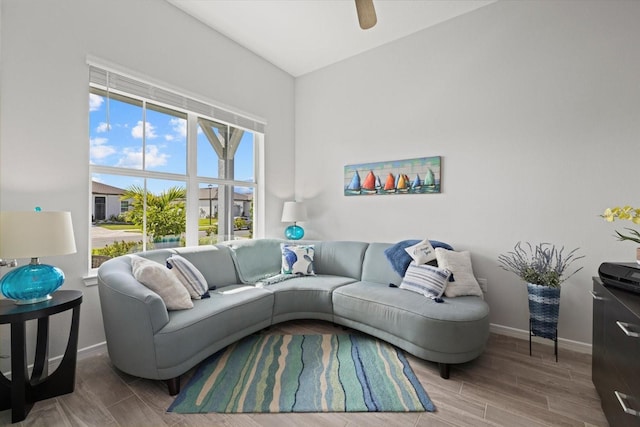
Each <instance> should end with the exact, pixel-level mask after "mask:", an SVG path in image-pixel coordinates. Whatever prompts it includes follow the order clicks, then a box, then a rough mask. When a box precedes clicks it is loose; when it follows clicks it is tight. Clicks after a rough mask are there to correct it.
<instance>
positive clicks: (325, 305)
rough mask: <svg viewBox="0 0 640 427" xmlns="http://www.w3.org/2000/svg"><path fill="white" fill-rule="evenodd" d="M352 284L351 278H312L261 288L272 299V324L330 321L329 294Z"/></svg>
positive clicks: (323, 276)
mask: <svg viewBox="0 0 640 427" xmlns="http://www.w3.org/2000/svg"><path fill="white" fill-rule="evenodd" d="M353 282H355V279H352V278H351V277H342V276H330V275H315V276H304V277H296V278H292V279H289V280H285V281H283V282H280V283H276V284H274V285H270V286H267V287H265V288H264V289H267V290H269V291H272V292H273V293H274V295H275V301H274V306H273V323H279V322H284V321H286V320H292V319H302V318H305V319H323V320H328V321H333V303H332V299H331V293H332V292H333V291H334V290H335V289H337V288H339V287H341V286H344V285H346V284H348V283H353Z"/></svg>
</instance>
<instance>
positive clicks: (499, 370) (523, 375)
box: [0, 321, 608, 427]
mask: <svg viewBox="0 0 640 427" xmlns="http://www.w3.org/2000/svg"><path fill="white" fill-rule="evenodd" d="M344 332H345V331H344V330H343V329H342V328H340V327H338V326H335V325H333V324H331V323H327V322H320V321H293V322H286V323H283V324H280V325H276V326H274V327H272V328H270V329H269V330H267V331H265V332H263V333H288V334H312V333H344ZM132 350H133V351H135V350H134V349H132ZM410 363H411V366H412V367H413V369H414V371H415V373H416V375H417V376H418V378H419V379H420V382H421V383H422V385H423V386H424V388H425V389H426V391H427V393H428V394H429V396H430V397H431V400H432V401H433V402H434V404H435V406H436V408H437V411H436V412H433V413H429V412H421V413H329V414H206V415H193V414H189V415H182V414H173V413H167V412H166V410H167V408H168V407H169V405H170V404H171V402H172V401H173V398H172V397H171V396H169V394H168V392H167V388H166V386H165V385H164V383H162V382H160V381H149V380H144V379H139V378H135V377H131V376H129V375H126V374H123V373H121V372H118V371H117V370H116V369H115V368H114V367H113V366H112V365H111V363H110V361H109V357H108V356H107V355H98V356H93V357H90V358H86V359H83V360H80V361H78V366H77V376H76V390H75V391H74V392H73V393H71V394H67V395H64V396H59V397H57V398H52V399H48V400H45V401H42V402H38V403H36V404H35V405H34V407H33V409H32V410H31V413H30V414H29V415H28V417H27V419H26V420H24V421H23V422H21V423H17V424H14V425H16V426H47V427H49V426H132V427H139V426H175V427H179V426H240V427H244V426H246V427H257V426H265V427H271V426H273V427H289V426H291V427H300V426H303V427H304V426H349V427H352V426H372V427H376V426H381V427H394V426H403V427H404V426H474V427H475V426H509V427H518V426H527V427H529V426H531V427H537V426H581V427H588V426H607V425H608V424H607V421H606V419H605V417H604V414H603V413H602V409H601V408H600V400H599V398H598V395H597V392H596V390H595V388H594V386H593V383H592V382H591V356H590V355H586V354H581V353H576V352H572V351H569V350H564V349H560V352H559V361H558V363H556V362H555V359H554V357H553V348H552V347H551V346H547V345H543V344H536V343H534V347H533V356H529V342H528V341H524V340H520V339H516V338H512V337H507V336H503V335H495V334H492V335H491V338H490V339H489V344H488V347H487V350H486V352H485V353H484V354H483V355H482V356H481V357H479V358H478V359H476V360H475V361H473V362H470V363H466V364H462V365H456V366H454V367H452V369H451V378H450V379H448V380H444V379H442V378H440V376H439V374H438V367H437V365H436V364H435V363H431V362H426V361H424V360H421V359H417V358H415V357H412V356H410ZM189 375H191V373H189V374H187V375H185V376H184V377H183V379H182V384H183V385H184V384H186V381H187V379H188V377H189ZM10 412H11V411H8V410H7V411H2V412H0V425H9V424H10V422H11V413H10Z"/></svg>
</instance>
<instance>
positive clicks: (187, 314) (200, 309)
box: [154, 285, 273, 369]
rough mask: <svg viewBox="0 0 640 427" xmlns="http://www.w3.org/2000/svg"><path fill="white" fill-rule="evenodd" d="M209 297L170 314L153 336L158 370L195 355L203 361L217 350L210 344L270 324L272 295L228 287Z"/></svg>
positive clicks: (253, 288) (251, 289) (234, 286)
mask: <svg viewBox="0 0 640 427" xmlns="http://www.w3.org/2000/svg"><path fill="white" fill-rule="evenodd" d="M210 295H211V296H210V297H209V298H206V299H201V300H194V301H193V308H192V309H191V310H184V311H180V312H178V311H175V312H170V313H169V323H167V324H166V325H165V326H164V328H162V329H161V330H159V331H158V332H157V333H156V334H155V336H154V343H155V348H156V359H157V362H156V363H157V366H158V368H159V369H166V368H172V367H174V366H176V365H178V364H180V363H182V362H184V361H185V360H189V359H190V358H192V357H193V356H194V355H196V356H197V355H202V360H204V359H205V358H206V357H207V356H209V355H211V354H212V353H213V352H215V351H217V350H219V348H216V349H214V350H213V351H211V350H212V349H211V348H210V346H211V345H213V344H216V343H220V342H224V341H225V339H226V338H227V337H228V336H231V335H234V334H236V333H237V332H238V331H244V330H246V329H251V328H254V329H255V330H259V329H261V328H264V327H266V326H269V324H270V323H271V314H272V311H273V293H272V292H269V291H267V290H265V289H260V288H255V287H253V286H240V285H231V286H225V287H223V288H220V289H218V290H216V291H212V292H210ZM249 333H251V332H248V333H246V334H245V335H248V334H249ZM197 357H199V356H197ZM196 363H197V362H196Z"/></svg>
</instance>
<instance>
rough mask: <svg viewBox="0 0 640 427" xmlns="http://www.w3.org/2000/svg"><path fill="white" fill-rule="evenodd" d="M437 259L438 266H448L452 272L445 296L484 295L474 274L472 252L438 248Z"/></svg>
mask: <svg viewBox="0 0 640 427" xmlns="http://www.w3.org/2000/svg"><path fill="white" fill-rule="evenodd" d="M436 259H437V260H438V267H440V268H446V269H447V270H449V271H450V272H451V274H452V278H451V279H450V282H449V284H448V285H447V288H446V289H445V291H444V294H445V296H447V297H459V296H463V295H476V296H479V297H482V289H480V285H479V284H478V281H477V280H476V277H475V276H474V274H473V267H472V266H471V254H470V253H469V252H468V251H463V252H456V251H448V250H446V249H442V248H436Z"/></svg>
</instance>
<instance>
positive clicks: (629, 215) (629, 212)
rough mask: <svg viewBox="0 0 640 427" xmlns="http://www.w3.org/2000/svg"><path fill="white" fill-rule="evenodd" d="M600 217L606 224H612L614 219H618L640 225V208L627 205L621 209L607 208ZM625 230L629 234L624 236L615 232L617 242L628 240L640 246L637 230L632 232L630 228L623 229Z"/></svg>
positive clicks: (639, 236)
mask: <svg viewBox="0 0 640 427" xmlns="http://www.w3.org/2000/svg"><path fill="white" fill-rule="evenodd" d="M600 216H601V217H602V218H604V219H605V221H607V222H613V221H615V220H616V219H620V220H628V221H631V222H633V223H634V224H640V208H634V207H632V206H629V205H626V206H624V207H622V208H621V207H619V206H616V207H613V208H607V209H606V210H605V211H604V213H603V214H602V215H600ZM625 230H627V231H629V233H630V234H628V235H625V234H622V233H620V232H619V231H616V237H617V238H618V240H630V241H633V242H636V243H638V244H640V233H639V232H638V231H637V230H633V229H631V228H625Z"/></svg>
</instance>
